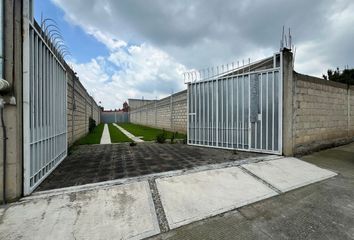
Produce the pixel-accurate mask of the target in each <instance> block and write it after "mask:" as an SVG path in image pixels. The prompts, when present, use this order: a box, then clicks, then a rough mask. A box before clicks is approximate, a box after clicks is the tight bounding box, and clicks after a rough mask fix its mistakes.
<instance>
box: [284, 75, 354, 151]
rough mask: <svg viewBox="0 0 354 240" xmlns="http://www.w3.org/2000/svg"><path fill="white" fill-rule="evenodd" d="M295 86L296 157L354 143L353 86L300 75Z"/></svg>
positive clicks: (295, 77)
mask: <svg viewBox="0 0 354 240" xmlns="http://www.w3.org/2000/svg"><path fill="white" fill-rule="evenodd" d="M293 86H294V116H293V141H294V153H295V154H304V153H306V152H309V151H314V150H319V149H322V148H326V147H331V146H336V145H340V144H343V143H347V142H350V141H353V139H354V87H353V86H351V87H348V86H347V85H346V84H341V83H336V82H332V81H327V80H323V79H320V78H316V77H311V76H306V75H302V74H299V73H296V72H294V85H293ZM285 140H286V139H284V141H285Z"/></svg>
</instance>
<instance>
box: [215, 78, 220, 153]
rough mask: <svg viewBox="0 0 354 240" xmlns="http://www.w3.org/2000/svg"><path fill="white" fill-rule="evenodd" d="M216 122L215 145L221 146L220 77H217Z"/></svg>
mask: <svg viewBox="0 0 354 240" xmlns="http://www.w3.org/2000/svg"><path fill="white" fill-rule="evenodd" d="M215 93H216V104H215V105H216V106H215V107H216V119H215V120H216V124H215V135H216V138H215V145H216V146H219V79H218V78H217V79H216V91H215Z"/></svg>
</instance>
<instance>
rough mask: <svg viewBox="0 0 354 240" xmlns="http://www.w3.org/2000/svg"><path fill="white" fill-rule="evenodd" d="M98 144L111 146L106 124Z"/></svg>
mask: <svg viewBox="0 0 354 240" xmlns="http://www.w3.org/2000/svg"><path fill="white" fill-rule="evenodd" d="M100 144H111V135H109V130H108V125H107V124H105V125H104V128H103V132H102V137H101V142H100Z"/></svg>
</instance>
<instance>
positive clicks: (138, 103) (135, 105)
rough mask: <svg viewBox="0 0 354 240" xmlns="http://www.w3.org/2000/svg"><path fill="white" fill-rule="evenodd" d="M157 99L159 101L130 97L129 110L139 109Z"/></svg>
mask: <svg viewBox="0 0 354 240" xmlns="http://www.w3.org/2000/svg"><path fill="white" fill-rule="evenodd" d="M155 101H157V100H143V99H133V98H129V99H128V102H129V110H131V111H133V110H136V109H139V108H141V107H142V106H144V105H146V104H149V103H154V102H155Z"/></svg>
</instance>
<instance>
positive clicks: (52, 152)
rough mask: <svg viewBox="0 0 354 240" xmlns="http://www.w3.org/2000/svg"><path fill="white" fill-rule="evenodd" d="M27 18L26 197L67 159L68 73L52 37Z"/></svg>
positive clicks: (24, 66) (24, 47)
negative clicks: (59, 57) (52, 41)
mask: <svg viewBox="0 0 354 240" xmlns="http://www.w3.org/2000/svg"><path fill="white" fill-rule="evenodd" d="M29 19H30V17H29V16H26V15H25V14H24V30H25V31H24V43H23V44H24V45H23V51H24V53H23V69H24V72H23V78H24V79H23V99H24V100H23V122H24V126H23V128H24V132H23V134H24V194H29V193H31V192H32V191H33V190H34V189H35V188H36V187H37V186H38V185H39V184H40V183H41V182H42V181H43V180H44V179H45V177H46V176H48V175H49V174H50V172H51V171H52V170H54V168H55V167H56V166H57V165H58V164H59V163H60V162H61V161H62V160H63V159H64V158H65V157H66V155H67V115H66V103H67V99H66V98H67V96H66V91H67V90H66V88H67V82H66V71H65V68H64V66H63V65H62V64H61V61H60V60H59V59H58V55H57V54H56V50H55V48H54V47H53V46H52V45H51V43H50V42H49V41H48V37H47V36H46V35H45V34H44V33H43V31H41V29H40V27H39V26H38V24H36V22H35V21H34V20H33V18H32V20H29Z"/></svg>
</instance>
